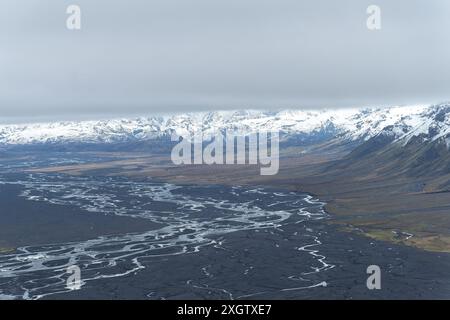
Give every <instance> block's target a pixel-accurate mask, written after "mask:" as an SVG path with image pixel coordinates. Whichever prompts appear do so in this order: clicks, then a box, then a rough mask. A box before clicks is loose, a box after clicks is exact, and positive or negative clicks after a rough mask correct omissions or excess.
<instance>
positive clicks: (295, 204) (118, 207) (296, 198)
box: [0, 174, 448, 299]
mask: <svg viewBox="0 0 450 320" xmlns="http://www.w3.org/2000/svg"><path fill="white" fill-rule="evenodd" d="M11 188H13V189H14V190H17V192H16V193H15V194H14V193H13V192H12V193H11V194H12V196H11V197H15V200H14V201H19V202H20V201H22V202H23V201H26V202H30V203H35V204H37V203H39V204H40V205H41V206H42V208H43V209H42V210H45V208H47V207H48V208H50V207H52V208H55V207H56V208H59V209H60V210H67V208H74V210H77V212H78V214H79V219H84V218H85V217H86V215H102V216H104V217H106V218H108V217H114V216H120V217H127V218H130V219H137V221H150V222H152V223H154V225H155V227H154V228H151V230H148V231H142V230H141V231H139V232H124V233H120V232H115V233H114V234H109V235H99V236H97V237H93V238H90V239H85V240H81V241H64V239H63V238H62V240H61V241H58V242H55V243H47V244H33V243H29V245H26V246H20V247H17V248H14V250H12V251H10V252H7V253H4V254H0V299H42V298H45V299H52V298H58V299H61V298H63V299H64V298H102V299H103V298H119V299H123V298H134V299H177V298H194V299H197V298H199V299H206V298H218V299H243V298H253V297H254V298H268V299H272V298H311V297H313V298H354V297H370V294H372V295H373V294H375V295H376V294H378V295H380V293H373V292H370V291H369V290H367V288H366V285H365V281H366V278H367V274H366V267H367V266H368V265H371V264H378V265H380V266H382V269H383V270H384V271H385V272H386V274H387V276H386V277H385V278H384V279H385V283H386V285H390V286H391V287H390V288H389V286H388V289H387V290H385V291H384V293H383V294H384V295H383V297H394V298H395V297H403V296H402V294H404V293H405V292H407V291H405V290H411V289H412V288H416V287H419V286H420V285H421V284H420V283H417V281H419V282H420V281H425V280H426V279H425V280H423V279H424V275H423V273H421V272H418V271H417V268H418V266H419V265H423V261H425V260H426V261H428V260H427V259H428V258H427V257H429V256H427V254H428V253H421V254H422V256H421V255H420V254H419V253H417V255H418V257H419V259H418V261H417V263H416V262H412V264H409V263H407V262H405V258H404V257H405V255H406V256H411V255H412V254H414V252H416V251H417V250H416V251H414V250H415V249H412V248H403V247H401V246H395V245H390V244H385V243H381V242H374V241H371V240H370V239H367V238H364V237H359V236H355V235H352V234H349V233H344V232H339V231H337V230H336V228H335V227H333V226H331V225H330V224H329V223H326V222H327V221H328V220H329V219H330V218H329V216H328V214H327V213H326V212H325V211H324V203H323V202H321V201H319V200H318V199H315V198H313V197H312V196H310V195H308V194H304V193H297V192H289V191H279V190H272V189H269V188H263V187H243V186H235V187H227V186H219V185H212V186H211V185H210V186H193V185H185V186H181V185H173V184H169V183H160V182H153V181H130V180H127V179H126V178H120V177H114V178H111V177H94V176H92V177H90V176H85V177H73V176H67V175H60V174H21V175H8V174H5V175H3V176H2V177H1V180H0V190H2V191H1V192H6V191H8V190H9V189H11ZM2 210H6V209H2ZM8 210H12V211H14V210H15V208H14V207H9V208H8ZM30 219H33V218H32V217H31V218H30ZM30 232H33V230H31V231H30ZM36 232H37V231H36ZM63 233H64V232H63ZM24 236H26V235H24ZM417 252H418V251H417ZM414 259H416V258H414ZM414 259H412V261H415V260H414ZM436 259H437V258H436ZM439 259H441V260H440V261H441V262H442V261H445V263H448V256H442V257H439ZM416 260H417V259H416ZM421 261H422V262H421ZM427 263H429V264H430V265H432V264H433V260H432V259H431V260H429V262H427ZM71 266H77V267H78V268H79V269H80V271H81V273H80V275H81V288H80V289H79V290H72V289H73V288H72V289H71V288H68V287H67V279H68V277H69V275H70V274H69V273H67V270H68V268H69V267H71ZM414 270H415V271H414ZM419 271H420V270H419ZM408 272H411V273H408ZM437 272H442V271H441V270H440V269H439V270H438V271H437ZM413 273H414V274H413ZM429 277H431V278H432V277H433V276H430V275H429ZM415 280H417V281H415ZM429 280H430V281H431V280H432V279H429ZM446 281H447V282H445V283H443V285H444V287H446V288H448V278H447V280H446ZM436 288H437V289H436V290H437V291H436V292H435V293H436V294H438V295H439V294H448V290H447V291H445V290H444V291H443V289H442V288H440V287H439V286H438V287H436ZM375 297H376V296H375Z"/></svg>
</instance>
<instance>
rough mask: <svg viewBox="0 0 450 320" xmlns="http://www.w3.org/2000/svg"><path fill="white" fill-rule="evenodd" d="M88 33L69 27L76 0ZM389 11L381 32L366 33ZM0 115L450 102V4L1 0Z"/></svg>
mask: <svg viewBox="0 0 450 320" xmlns="http://www.w3.org/2000/svg"><path fill="white" fill-rule="evenodd" d="M73 3H76V4H78V5H79V6H80V7H81V10H82V29H81V30H80V31H69V30H67V28H66V18H67V14H66V12H65V11H66V8H67V6H68V5H70V4H73ZM370 4H377V5H378V6H380V8H381V18H382V29H381V30H379V31H369V30H368V29H367V28H366V19H367V13H366V9H367V7H368V6H369V5H370ZM0 7H1V10H0V112H1V113H0V121H2V122H22V121H35V120H36V121H40V120H47V119H53V118H55V119H56V118H58V119H62V118H64V119H74V118H90V117H114V116H121V115H134V114H152V113H162V112H171V111H174V112H179V111H181V112H184V111H194V110H207V109H241V108H265V109H268V108H319V107H336V108H339V107H348V106H364V105H391V104H410V103H411V104H417V103H427V102H439V101H441V100H448V99H450V90H449V88H450V59H449V57H450V2H448V1H446V0H430V1H426V2H424V1H421V0H397V1H389V0H376V1H373V0H372V1H366V0H343V1H334V0H328V1H325V0H315V1H301V0H246V1H242V0H215V1H211V0H152V1H148V0H147V1H146V0H142V1H141V0H128V1H125V0H123V1H113V0H96V1H89V0H78V1H76V2H72V1H52V0H23V1H20V2H18V1H15V0H4V1H2V3H1V4H0Z"/></svg>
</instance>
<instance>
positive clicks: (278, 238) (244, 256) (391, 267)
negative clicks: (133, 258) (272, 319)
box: [47, 223, 450, 299]
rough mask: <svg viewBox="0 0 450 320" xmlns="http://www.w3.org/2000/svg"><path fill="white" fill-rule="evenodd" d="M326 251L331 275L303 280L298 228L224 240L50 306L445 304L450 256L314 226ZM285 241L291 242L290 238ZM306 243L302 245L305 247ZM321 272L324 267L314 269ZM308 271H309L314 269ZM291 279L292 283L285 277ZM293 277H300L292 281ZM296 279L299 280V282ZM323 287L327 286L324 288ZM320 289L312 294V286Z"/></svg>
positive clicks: (152, 263) (103, 282) (85, 289)
mask: <svg viewBox="0 0 450 320" xmlns="http://www.w3.org/2000/svg"><path fill="white" fill-rule="evenodd" d="M312 228H314V229H315V230H316V231H317V230H318V231H319V232H320V233H321V238H322V240H323V241H324V243H325V245H322V246H320V247H316V249H318V250H319V251H318V254H321V255H324V256H326V257H327V258H326V261H327V263H330V264H333V265H334V268H332V269H329V270H327V271H323V272H319V273H317V274H314V273H313V274H310V275H308V277H307V281H302V280H301V277H302V276H301V272H302V271H303V270H304V269H303V266H305V265H308V264H309V263H310V262H311V261H305V258H304V257H303V258H300V257H298V255H295V253H293V251H292V248H293V247H295V246H296V245H300V244H302V243H303V242H302V240H301V239H300V238H301V237H300V236H299V237H298V239H297V238H296V237H295V236H293V235H292V234H293V233H294V232H295V231H298V225H291V226H289V227H285V228H283V232H281V231H277V230H275V231H274V230H262V231H243V232H235V233H231V234H227V235H225V236H224V237H223V238H221V239H220V240H222V241H224V245H223V246H222V247H221V248H215V247H213V246H209V247H204V248H202V250H200V252H197V253H192V254H187V255H179V256H172V257H170V259H168V258H167V257H166V258H161V259H154V258H153V259H147V260H146V259H142V260H141V262H142V263H143V264H144V265H145V266H146V268H145V269H144V270H141V271H139V272H137V273H135V274H132V275H128V276H124V277H119V278H113V279H101V280H96V281H94V282H90V283H88V284H87V285H86V286H84V287H83V290H80V291H72V292H69V293H65V294H60V295H58V294H56V295H51V296H49V297H47V298H48V299H98V298H101V299H448V297H450V278H449V276H448V270H449V268H450V255H449V254H445V253H444V254H436V253H430V252H426V251H423V250H418V249H414V248H411V247H406V246H399V245H395V244H394V245H393V244H389V243H387V242H382V241H370V240H369V239H367V238H366V237H361V236H353V235H351V234H349V233H344V232H339V231H337V230H336V229H335V228H334V227H333V226H327V225H325V224H323V223H318V224H317V225H316V226H312ZM286 234H290V236H288V237H286ZM303 244H304V243H303ZM372 264H377V265H379V266H380V268H381V272H382V273H381V290H368V289H367V286H366V281H367V277H368V275H367V274H366V269H367V267H368V266H369V265H372ZM316 266H320V265H318V264H316ZM310 271H311V270H310ZM291 275H293V276H294V280H290V281H289V280H287V279H286V276H291ZM295 277H296V278H295ZM295 279H296V280H295ZM324 282H326V285H325V284H324ZM314 285H317V286H316V287H312V288H308V286H314Z"/></svg>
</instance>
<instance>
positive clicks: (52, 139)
mask: <svg viewBox="0 0 450 320" xmlns="http://www.w3.org/2000/svg"><path fill="white" fill-rule="evenodd" d="M449 114H450V104H440V105H435V106H402V107H391V108H377V109H341V110H285V111H278V112H266V111H254V110H251V111H218V112H198V113H188V114H176V115H170V116H169V115H167V116H158V117H147V118H143V117H141V118H136V119H114V120H105V121H73V122H53V123H33V124H15V125H1V126H0V145H3V146H10V145H32V144H60V143H62V144H66V143H77V144H82V143H115V142H129V141H147V140H152V139H156V138H160V137H163V136H168V135H170V134H171V133H172V132H176V133H177V134H179V135H181V136H188V135H189V134H193V133H197V132H199V131H203V132H212V131H214V130H217V129H219V130H225V129H232V130H237V131H239V132H241V133H243V134H246V133H251V132H264V131H279V132H280V133H281V134H282V135H284V136H288V137H289V136H295V135H301V134H302V135H311V134H318V133H327V134H328V135H329V136H332V137H340V138H342V139H345V140H350V141H361V142H363V141H367V140H369V139H370V138H372V137H374V136H377V135H380V134H381V135H391V136H392V137H393V138H394V140H396V141H403V143H408V141H409V140H410V139H411V138H412V137H417V136H419V137H422V138H423V139H425V140H434V139H439V138H445V139H447V141H450V140H448V139H449V136H450V115H449Z"/></svg>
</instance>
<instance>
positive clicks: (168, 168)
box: [31, 150, 450, 252]
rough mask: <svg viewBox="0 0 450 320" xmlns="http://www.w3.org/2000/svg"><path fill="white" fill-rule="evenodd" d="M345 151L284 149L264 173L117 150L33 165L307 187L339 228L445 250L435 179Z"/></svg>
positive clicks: (446, 200)
mask: <svg viewBox="0 0 450 320" xmlns="http://www.w3.org/2000/svg"><path fill="white" fill-rule="evenodd" d="M343 155H344V152H342V153H340V152H335V153H317V154H314V153H311V154H301V155H299V152H298V150H284V151H283V152H282V156H281V159H280V171H279V173H278V174H277V175H275V176H261V175H260V174H259V168H258V167H256V166H247V165H228V166H224V165H212V166H211V165H187V166H174V165H173V164H172V163H171V162H170V159H167V158H164V157H161V156H155V155H149V154H138V153H136V154H133V153H120V154H116V155H115V158H114V159H113V160H109V161H101V162H90V163H86V164H78V165H69V166H65V165H62V166H53V167H45V166H43V167H42V166H41V167H39V168H35V169H33V170H31V171H32V172H59V173H66V174H72V175H89V174H95V175H107V176H127V177H131V178H134V179H146V178H152V179H158V180H161V181H169V182H174V183H177V184H183V183H186V184H224V185H265V186H275V187H277V188H285V189H290V190H296V191H302V192H309V193H311V194H314V195H316V196H318V197H319V198H320V199H322V200H324V201H326V202H327V206H326V210H327V211H328V212H329V213H331V214H332V215H333V216H334V219H332V220H331V221H330V222H331V223H335V224H338V225H339V226H340V228H341V229H342V230H344V231H350V232H355V233H359V234H362V235H366V236H368V237H372V238H374V239H378V240H385V241H390V242H393V243H398V244H405V245H408V246H413V247H417V248H422V249H425V250H429V251H436V252H450V192H435V191H433V190H432V189H431V190H430V188H428V189H427V185H429V184H431V183H432V181H427V180H421V179H416V178H412V177H404V176H401V175H399V176H385V175H378V174H377V172H373V174H370V175H367V174H359V173H358V172H357V171H355V172H354V171H353V170H352V168H348V169H345V170H344V169H336V168H334V167H333V165H334V164H335V162H336V161H337V160H339V159H340V158H341V157H342V156H343ZM99 156H101V155H99Z"/></svg>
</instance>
